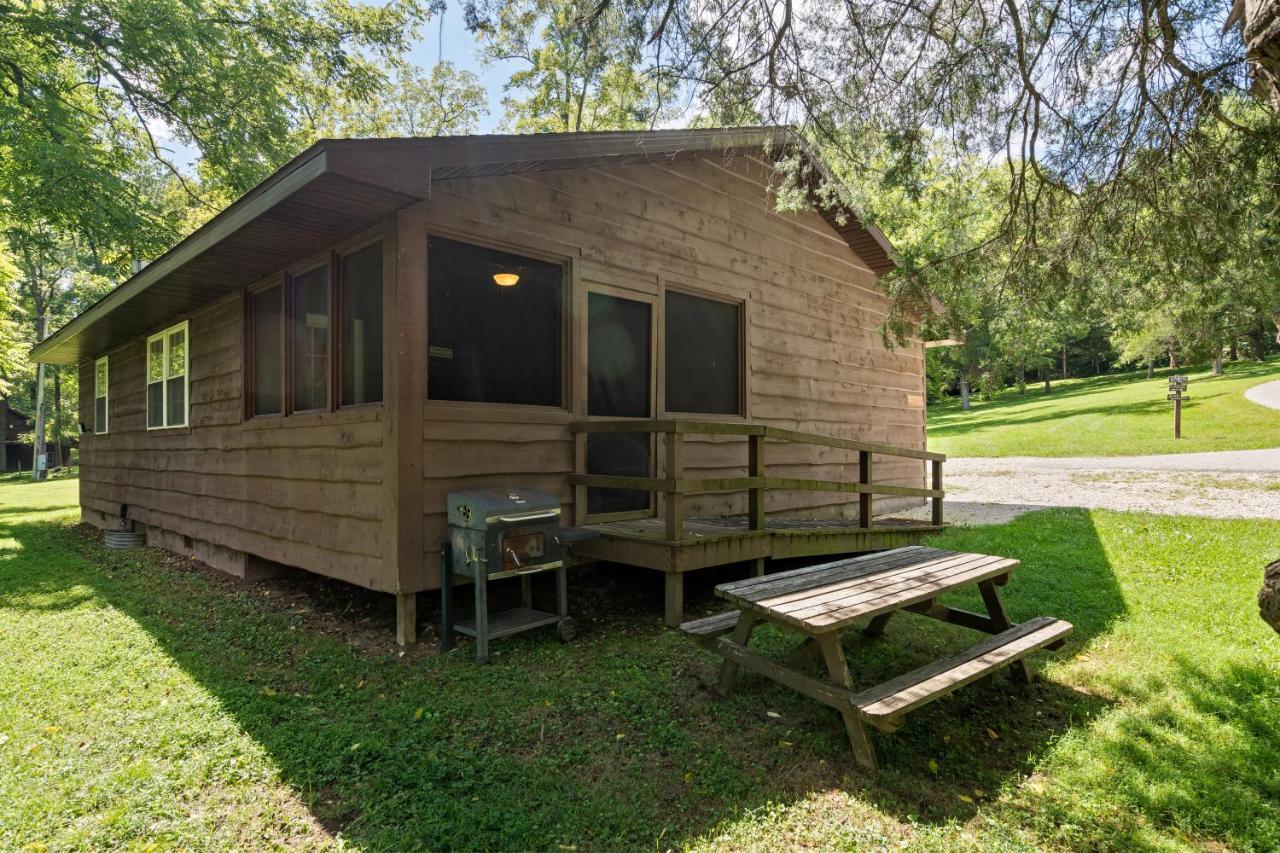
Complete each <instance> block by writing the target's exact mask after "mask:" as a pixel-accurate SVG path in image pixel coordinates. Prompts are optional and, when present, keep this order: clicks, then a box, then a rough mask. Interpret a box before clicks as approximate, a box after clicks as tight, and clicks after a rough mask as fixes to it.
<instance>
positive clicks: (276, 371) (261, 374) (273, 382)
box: [249, 284, 284, 415]
mask: <svg viewBox="0 0 1280 853" xmlns="http://www.w3.org/2000/svg"><path fill="white" fill-rule="evenodd" d="M283 294H284V289H283V288H282V287H281V286H280V285H278V284H274V285H272V286H271V287H268V288H265V289H263V290H258V291H255V292H253V293H251V294H249V313H250V321H249V331H250V342H251V346H252V350H251V352H252V359H253V366H252V370H251V372H250V377H251V380H252V400H251V401H250V404H249V411H250V412H251V413H252V414H255V415H278V414H281V413H282V412H283V411H284V408H283V403H284V368H283V365H282V364H281V358H282V356H283V355H284V349H283V343H282V341H283V337H284V329H283V326H282V325H281V318H282V317H283V316H284V303H283Z"/></svg>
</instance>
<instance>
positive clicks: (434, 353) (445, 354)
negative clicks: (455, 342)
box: [427, 347, 453, 358]
mask: <svg viewBox="0 0 1280 853" xmlns="http://www.w3.org/2000/svg"><path fill="white" fill-rule="evenodd" d="M427 355H429V356H431V357H432V358H453V347H427Z"/></svg>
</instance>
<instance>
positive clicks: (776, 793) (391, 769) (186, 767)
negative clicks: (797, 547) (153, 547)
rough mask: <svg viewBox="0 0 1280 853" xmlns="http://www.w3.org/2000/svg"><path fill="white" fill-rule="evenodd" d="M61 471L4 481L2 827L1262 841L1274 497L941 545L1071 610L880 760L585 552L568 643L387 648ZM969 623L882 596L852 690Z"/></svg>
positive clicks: (103, 834)
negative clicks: (1250, 504) (99, 517)
mask: <svg viewBox="0 0 1280 853" xmlns="http://www.w3.org/2000/svg"><path fill="white" fill-rule="evenodd" d="M75 485H76V484H75V481H74V480H67V481H63V482H55V483H51V484H41V485H32V484H27V483H23V482H18V481H9V482H3V483H0V768H2V770H0V847H3V848H6V849H12V848H16V847H21V846H22V845H26V844H48V845H50V846H51V847H60V848H65V847H115V846H126V845H139V846H143V845H147V844H153V843H154V844H155V845H157V846H158V847H160V848H166V847H168V848H178V847H186V848H193V849H210V848H227V847H237V848H263V847H296V848H308V847H311V848H325V847H335V846H342V845H346V846H351V847H357V848H368V849H411V848H450V847H462V848H471V849H534V848H537V849H545V848H554V847H557V846H576V847H577V848H578V849H584V850H585V849H600V848H606V849H614V848H634V847H645V848H662V849H665V848H671V847H722V848H743V847H754V848H774V847H778V846H783V845H796V844H812V845H816V846H822V847H830V846H848V847H863V846H873V845H876V844H888V845H891V846H894V847H896V846H898V845H900V844H901V845H904V846H906V847H908V848H937V849H944V848H945V849H954V848H958V847H959V848H972V849H1001V848H1003V849H1032V848H1038V847H1044V846H1058V847H1077V848H1084V849H1132V848H1134V847H1148V848H1150V847H1156V848H1163V849H1178V848H1203V847H1215V846H1219V845H1226V846H1229V847H1233V848H1238V849H1258V850H1265V849H1275V848H1276V847H1277V846H1280V815H1278V814H1277V811H1276V809H1275V808H1274V803H1275V802H1276V801H1277V799H1278V798H1280V777H1277V774H1276V772H1275V768H1276V767H1277V766H1280V746H1278V745H1280V671H1278V666H1280V663H1278V662H1280V638H1278V637H1276V636H1275V635H1274V634H1273V633H1271V632H1270V631H1269V629H1267V628H1266V627H1265V626H1264V625H1263V624H1262V623H1261V621H1259V620H1258V619H1257V617H1256V615H1255V612H1254V611H1255V605H1254V595H1255V593H1256V588H1257V584H1258V580H1259V575H1260V570H1261V566H1262V565H1263V564H1264V563H1265V562H1266V561H1267V560H1268V559H1270V558H1273V557H1274V556H1275V555H1276V554H1278V553H1280V523H1265V522H1234V521H1213V520H1206V519H1182V518H1170V517H1155V516H1145V515H1135V514H1118V513H1086V512H1082V511H1074V510H1063V511H1047V512H1040V513H1034V514H1030V515H1026V516H1023V517H1021V518H1019V519H1018V520H1017V521H1015V522H1013V523H1011V524H1008V525H1004V526H1001V527H993V528H984V529H975V530H956V531H950V532H948V533H947V534H945V535H944V536H941V537H938V538H936V539H935V540H934V542H933V544H936V545H939V546H942V547H949V548H957V549H964V550H973V551H984V552H988V553H995V554H1007V555H1009V556H1013V557H1017V558H1019V559H1021V560H1022V561H1023V568H1021V569H1020V570H1019V571H1018V572H1016V573H1015V574H1014V577H1013V581H1012V583H1011V584H1010V585H1009V586H1008V587H1007V588H1006V592H1005V599H1006V602H1007V604H1008V606H1009V608H1010V610H1011V612H1012V615H1013V617H1014V618H1015V619H1025V618H1028V617H1030V616H1035V615H1041V614H1045V615H1053V616H1059V617H1062V618H1065V619H1068V620H1070V621H1072V622H1073V623H1075V625H1076V632H1075V634H1073V635H1072V637H1071V638H1070V640H1069V644H1068V646H1067V647H1066V648H1065V649H1063V650H1062V651H1060V652H1057V653H1054V654H1048V655H1046V654H1040V655H1036V656H1035V657H1033V658H1032V659H1031V660H1032V665H1033V668H1034V669H1036V670H1037V671H1038V672H1040V673H1041V674H1042V675H1043V678H1042V679H1040V680H1038V681H1037V683H1036V684H1034V685H1032V686H1030V687H1029V688H1026V687H1012V686H1010V685H1009V684H1008V683H1007V682H1006V681H1004V680H1003V679H1001V680H998V681H997V682H996V683H995V684H994V685H992V686H989V687H971V688H967V689H965V690H963V691H960V692H959V693H957V694H955V695H954V696H953V697H949V698H947V699H944V700H942V701H939V702H937V703H934V704H933V705H931V706H929V707H928V708H926V709H924V710H922V711H920V712H918V713H916V714H914V715H913V716H912V717H911V718H910V720H909V721H908V723H907V725H906V726H905V727H904V728H903V729H902V730H901V731H900V732H898V733H897V734H895V735H890V736H884V737H879V738H878V739H877V744H878V748H879V751H880V757H881V760H882V763H883V765H884V769H883V770H882V771H881V772H880V773H879V774H876V775H874V776H872V775H868V774H866V773H864V772H862V771H860V770H859V769H858V768H857V767H856V766H855V765H854V763H853V762H852V760H851V757H850V756H849V754H848V745H847V742H846V740H845V736H844V733H843V729H842V727H841V726H840V724H839V721H838V718H837V717H836V715H835V714H834V713H833V712H831V711H829V710H828V709H826V708H823V707H821V706H818V705H817V704H816V703H813V702H811V701H809V700H806V699H804V698H802V697H800V696H798V695H795V694H793V693H791V692H790V691H787V690H785V689H783V688H780V687H778V686H776V685H773V684H772V683H769V682H766V681H763V680H761V679H759V678H755V677H751V676H747V677H744V678H743V679H742V685H741V687H740V689H739V690H738V691H737V692H736V693H735V694H734V695H733V696H731V697H729V698H719V697H717V696H715V695H714V694H713V693H712V692H711V691H710V690H708V687H707V685H708V684H711V683H714V681H715V677H716V664H715V661H714V659H713V658H712V657H711V656H710V655H708V654H707V653H705V652H703V651H701V650H700V649H697V648H696V647H694V646H693V645H692V644H690V643H688V642H687V641H685V640H683V639H681V638H680V637H679V636H678V635H677V634H676V633H675V632H672V631H667V630H664V629H662V628H661V627H660V625H659V621H660V613H661V606H660V599H661V590H660V584H659V583H657V582H656V579H654V578H652V577H650V576H649V575H648V574H645V573H638V572H636V573H626V572H623V571H621V570H613V571H604V570H602V571H598V572H596V573H594V574H591V573H587V574H585V575H583V576H581V577H580V579H579V581H578V583H577V584H576V585H575V587H574V603H575V606H576V607H577V608H578V612H579V613H581V614H582V616H583V620H582V622H583V625H582V627H583V636H582V637H581V638H580V639H579V640H578V641H576V642H574V643H572V644H569V645H561V644H560V643H558V642H556V641H555V640H554V639H552V638H551V637H550V636H549V635H530V636H525V637H519V638H511V639H509V640H506V641H504V642H503V643H502V644H501V647H500V649H498V651H499V652H500V654H498V655H497V657H496V662H495V663H494V664H492V665H490V666H476V665H475V664H473V663H472V662H471V661H470V660H469V652H470V650H469V648H466V647H464V648H462V649H459V650H458V651H457V652H455V653H453V654H450V655H446V656H443V657H441V656H436V655H432V654H430V653H428V652H425V651H421V650H418V651H411V652H410V653H409V654H406V655H404V656H400V655H399V654H398V653H397V652H395V651H394V650H393V649H391V648H390V647H385V648H383V649H382V650H377V649H370V648H368V647H362V646H360V644H359V643H355V642H353V641H352V635H351V634H344V633H343V632H338V631H332V630H328V629H326V630H320V629H319V628H318V627H317V625H318V624H319V625H326V626H331V625H332V624H333V623H334V620H335V619H340V618H343V616H342V613H341V612H336V613H328V614H326V619H327V620H328V621H321V622H319V623H318V622H317V621H316V620H317V618H318V617H317V616H316V615H315V613H313V612H308V611H311V610H314V609H316V608H320V607H324V606H328V605H326V604H324V603H323V602H321V603H318V604H317V605H316V606H315V607H314V608H313V607H310V606H299V605H298V604H297V603H296V600H295V601H294V603H291V604H289V605H287V606H282V605H281V604H280V603H279V601H278V599H279V598H280V596H279V595H278V594H276V593H273V588H272V587H271V586H264V585H253V586H238V585H236V584H232V583H228V582H224V581H220V580H218V579H216V578H214V577H211V576H209V575H208V574H206V573H203V572H200V571H197V570H193V569H192V568H191V567H190V565H189V564H187V563H185V562H184V561H181V560H177V559H172V558H166V557H164V556H163V555H161V554H158V553H157V552H149V551H139V552H129V553H119V552H109V551H106V550H105V549H103V548H102V547H101V546H100V545H98V544H97V543H96V542H95V541H94V539H93V538H92V537H90V536H87V535H85V534H84V533H83V532H82V531H79V530H77V529H75V528H73V527H70V526H69V523H70V522H71V521H73V520H74V518H75V512H74V510H73V509H72V504H73V503H74V500H75ZM692 592H693V596H692V598H693V601H694V602H695V606H697V605H700V606H702V607H705V608H706V609H707V611H708V612H709V611H710V610H711V609H713V608H715V606H716V604H715V602H714V601H713V600H712V599H711V596H710V594H709V593H710V581H707V582H706V583H705V584H702V585H699V583H695V584H694V588H693V590H692ZM353 595H356V593H353ZM428 601H430V599H428ZM593 601H605V602H608V603H610V606H611V607H612V610H607V611H605V610H599V609H597V610H593V609H592V607H593V605H592V603H591V602H593ZM958 601H959V602H960V603H961V604H963V605H966V606H970V607H977V606H979V604H978V602H977V600H976V598H974V597H964V596H962V597H960V598H959V599H958ZM584 602H585V603H584ZM425 609H426V610H428V611H429V610H430V608H429V607H427V608H425ZM390 625H391V621H390V614H389V611H388V612H387V614H386V618H385V625H381V626H377V627H380V628H384V629H385V631H386V632H388V633H389V632H390ZM358 627H359V626H355V625H353V631H356V630H357V629H358ZM976 639H978V635H976V634H974V633H972V632H967V631H964V630H962V629H959V628H955V627H954V626H946V625H940V624H937V623H932V622H927V621H924V620H921V619H919V618H915V617H910V616H901V617H898V618H895V620H894V621H892V622H891V623H890V624H889V627H888V630H887V631H886V634H885V636H884V639H883V640H880V641H876V642H866V643H858V641H856V640H854V639H852V638H850V640H849V643H850V654H851V659H852V661H853V663H854V665H855V668H856V669H857V675H856V677H857V678H858V680H859V682H860V683H871V682H874V681H877V680H882V679H883V678H885V677H888V676H890V675H892V674H894V673H897V672H901V671H904V670H905V669H909V668H911V667H913V666H916V665H919V664H920V663H923V662H925V661H927V660H929V659H931V658H934V657H936V656H938V655H939V654H941V653H943V652H944V651H947V650H957V649H959V648H963V647H964V645H966V644H968V643H972V642H974V641H976ZM793 642H794V640H792V639H791V638H789V637H788V636H786V635H784V634H783V633H781V632H775V631H767V632H765V633H764V636H763V637H762V647H763V648H765V649H766V650H772V651H781V650H783V649H785V648H786V647H788V646H789V645H790V644H791V643H793Z"/></svg>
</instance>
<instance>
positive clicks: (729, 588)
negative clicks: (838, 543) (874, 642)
mask: <svg viewBox="0 0 1280 853" xmlns="http://www.w3.org/2000/svg"><path fill="white" fill-rule="evenodd" d="M1017 566H1018V561H1017V560H1013V559H1009V558H1008V557H993V556H990V555H987V554H966V553H961V552H958V551H944V550H941V549H939V548H929V547H925V546H919V545H915V546H910V547H907V548H897V549H894V550H892V551H883V552H880V553H876V554H868V555H865V556H862V557H854V558H851V559H845V560H838V561H836V562H832V563H823V564H821V565H816V566H807V567H805V568H801V569H795V570H793V571H787V572H779V573H777V574H772V575H766V576H765V577H755V578H749V579H747V580H741V581H734V582H732V583H724V584H720V585H719V586H717V587H716V595H718V596H720V597H721V598H723V599H725V600H727V601H728V602H729V603H730V604H732V605H733V607H734V609H733V610H730V611H728V612H725V613H721V614H718V615H716V616H709V617H707V618H704V619H696V620H693V621H691V622H686V623H684V624H683V625H681V626H680V630H681V631H682V632H683V633H684V634H686V635H687V636H689V637H691V638H692V639H694V640H695V641H697V642H699V643H701V644H702V645H703V646H705V647H706V648H708V649H710V650H711V651H713V652H715V653H716V654H718V655H720V656H721V657H723V658H724V663H723V664H722V665H721V669H720V689H721V691H723V692H727V691H729V690H731V689H732V688H733V685H734V683H735V681H736V679H737V676H738V673H739V671H740V670H742V669H747V670H750V671H752V672H755V673H758V674H760V675H764V676H766V677H768V678H771V679H773V680H774V681H776V682H778V683H779V684H783V685H785V686H787V687H790V688H792V689H793V690H796V691H798V692H800V693H802V694H804V695H806V696H809V697H811V698H813V699H816V700H817V701H819V702H822V703H824V704H826V705H829V706H831V707H833V708H835V709H836V710H837V711H839V712H840V714H841V716H842V717H843V718H844V724H845V729H846V731H847V732H848V734H849V742H850V744H851V745H852V747H853V754H854V757H855V759H856V760H857V762H858V763H859V764H860V765H862V766H864V767H867V768H871V769H874V768H875V767H876V754H875V749H874V747H873V746H872V744H871V739H870V737H869V736H868V733H867V728H866V727H867V726H872V727H874V728H877V729H880V730H881V731H886V732H891V731H894V730H896V729H898V728H900V727H901V726H902V724H903V722H904V717H905V716H906V714H908V713H910V712H911V711H914V710H916V709H917V708H920V707H921V706H923V705H926V704H928V703H929V702H932V701H933V700H935V699H938V698H940V697H942V696H945V695H947V694H948V693H950V692H952V691H953V690H956V689H957V688H959V687H962V686H964V685H966V684H969V683H971V682H973V681H976V680H978V679H980V678H984V677H987V676H990V675H992V674H993V673H994V672H995V671H996V670H999V669H1001V668H1003V667H1009V668H1010V670H1011V673H1012V675H1013V677H1014V678H1015V679H1017V680H1020V681H1024V682H1025V681H1028V680H1030V675H1029V671H1028V670H1027V665H1026V661H1025V660H1024V658H1025V657H1026V656H1027V655H1029V654H1030V653H1031V652H1033V651H1036V650H1037V649H1041V648H1046V647H1047V648H1058V647H1059V646H1061V645H1062V643H1063V641H1064V639H1065V637H1066V636H1067V635H1068V634H1069V633H1071V624H1070V623H1068V622H1064V621H1062V620H1060V619H1054V618H1051V617H1047V616H1041V617H1037V618H1034V619H1029V620H1028V621H1026V622H1023V623H1021V624H1018V625H1015V624H1013V623H1012V622H1011V621H1010V620H1009V615H1008V613H1007V612H1006V611H1005V608H1004V603H1003V602H1001V600H1000V595H999V592H998V589H997V588H998V587H1000V586H1003V585H1004V584H1005V583H1007V582H1008V580H1009V573H1010V572H1012V571H1013V570H1014V569H1015V568H1017ZM971 584H976V585H977V587H978V589H979V591H980V592H981V594H982V600H983V603H984V604H985V605H986V610H987V612H986V614H981V613H974V612H971V611H968V610H961V609H959V608H956V607H950V606H948V605H944V604H940V603H938V601H937V599H938V597H939V596H940V595H942V594H943V593H946V592H950V591H951V590H955V589H960V588H962V587H966V586H969V585H971ZM898 612H908V613H914V614H918V615H921V616H927V617H930V618H933V619H939V620H941V621H943V622H950V623H953V624H956V625H962V626H964V627H966V628H972V629H975V630H978V631H983V632H985V633H988V634H993V635H994V636H992V637H990V638H988V639H985V640H983V641H982V642H980V643H978V644H977V645H975V646H973V647H972V648H969V649H966V650H965V651H963V652H960V653H959V654H957V655H954V656H952V657H949V658H946V659H945V660H940V661H936V662H934V663H931V664H928V665H926V666H922V667H920V668H919V669H915V670H912V671H911V672H908V673H905V674H903V675H900V676H898V677H896V678H892V679H890V680H888V681H886V682H884V683H882V684H878V685H875V686H872V687H867V688H864V689H855V688H854V682H853V679H852V676H851V674H850V671H849V664H848V661H847V660H846V658H845V653H844V647H843V646H842V644H841V637H842V635H843V634H844V633H845V632H846V631H847V630H848V629H850V628H851V627H853V626H854V624H855V623H860V622H864V621H867V620H869V622H867V624H866V625H865V627H864V628H863V630H862V633H863V634H864V635H866V636H868V637H877V636H879V635H880V634H881V633H883V631H884V629H885V626H886V625H887V624H888V622H889V620H890V619H891V618H892V617H893V615H894V614H895V613H898ZM764 622H768V623H771V624H773V625H777V626H779V627H782V628H787V629H790V630H792V631H795V632H797V633H799V634H801V635H802V636H803V637H804V640H803V642H802V643H801V645H800V646H799V647H797V648H796V649H795V650H793V651H792V652H791V653H790V654H789V655H787V656H786V657H785V658H782V659H776V658H771V657H767V656H765V655H763V654H761V653H759V652H757V651H755V650H754V649H751V648H750V647H749V645H748V644H749V642H750V640H751V634H752V632H753V631H754V630H755V629H756V627H757V626H759V625H760V624H762V623H764ZM815 657H820V658H821V659H822V661H823V663H824V664H825V667H826V671H827V675H828V678H826V679H824V678H819V677H815V676H813V675H810V674H808V673H807V672H805V671H804V670H803V668H802V667H803V666H804V665H805V664H806V663H808V662H809V661H810V660H811V659H812V658H815Z"/></svg>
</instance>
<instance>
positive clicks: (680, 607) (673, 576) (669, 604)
mask: <svg viewBox="0 0 1280 853" xmlns="http://www.w3.org/2000/svg"><path fill="white" fill-rule="evenodd" d="M665 577H666V584H665V586H666V595H665V608H664V615H663V620H664V621H665V622H666V623H667V627H668V628H679V627H680V623H681V622H683V621H684V575H682V574H680V573H679V572H667V573H666V575H665Z"/></svg>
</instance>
